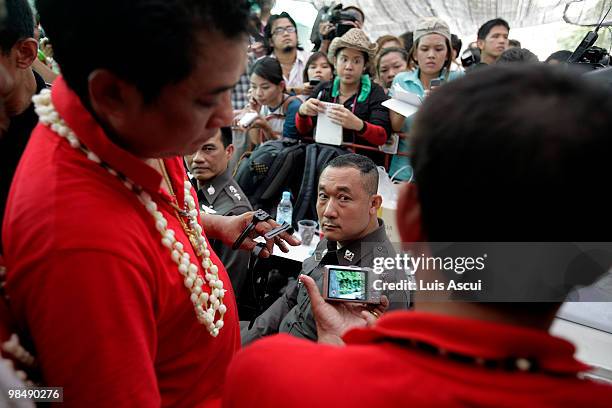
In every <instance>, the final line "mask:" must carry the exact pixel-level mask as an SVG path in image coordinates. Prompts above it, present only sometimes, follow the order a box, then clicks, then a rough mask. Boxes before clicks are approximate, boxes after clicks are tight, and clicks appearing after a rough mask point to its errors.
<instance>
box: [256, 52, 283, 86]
mask: <svg viewBox="0 0 612 408" xmlns="http://www.w3.org/2000/svg"><path fill="white" fill-rule="evenodd" d="M253 74H256V75H258V76H260V77H262V78H263V79H265V80H267V81H270V82H272V83H273V84H274V85H279V84H280V83H281V82H283V81H284V78H283V68H282V67H281V65H280V63H279V62H278V60H277V59H276V58H273V57H262V58H260V59H258V60H257V61H255V64H253V67H251V73H250V75H253Z"/></svg>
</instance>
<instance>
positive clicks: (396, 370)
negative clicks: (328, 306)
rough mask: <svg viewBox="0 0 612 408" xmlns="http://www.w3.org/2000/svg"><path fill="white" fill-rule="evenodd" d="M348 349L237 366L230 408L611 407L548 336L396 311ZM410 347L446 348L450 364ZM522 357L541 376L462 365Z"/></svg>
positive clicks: (611, 392)
mask: <svg viewBox="0 0 612 408" xmlns="http://www.w3.org/2000/svg"><path fill="white" fill-rule="evenodd" d="M344 340H345V342H346V343H347V346H346V347H337V346H329V345H320V344H315V343H312V342H309V341H304V340H301V339H296V338H294V337H291V336H287V335H277V336H274V337H271V338H268V339H263V340H260V341H258V342H255V343H254V344H253V345H252V346H249V347H247V348H245V349H244V350H242V351H241V352H240V353H239V354H238V355H237V356H236V358H235V359H234V361H233V362H232V364H231V365H230V368H229V370H228V375H227V384H226V386H225V390H226V391H225V393H224V400H223V403H224V404H223V406H224V407H245V406H249V407H292V408H299V407H319V406H321V407H322V406H325V407H351V408H356V407H368V408H369V407H449V406H451V407H527V406H528V407H546V406H551V407H561V406H562V407H566V406H567V407H579V406H585V407H609V406H610V401H612V387H610V386H607V385H602V384H597V383H594V382H591V381H588V380H581V379H578V378H577V374H578V373H579V372H580V371H584V370H585V369H587V367H586V366H585V365H583V364H582V363H580V362H578V361H576V360H575V359H574V358H573V353H574V346H573V345H571V344H570V343H568V342H566V341H565V340H562V339H559V338H556V337H552V336H550V335H549V334H548V333H545V332H541V331H537V330H533V329H526V328H520V327H515V326H509V325H504V324H497V323H489V322H484V321H479V320H468V319H458V318H453V317H447V316H441V315H433V314H426V313H419V312H392V313H389V314H386V315H385V316H384V317H382V318H381V319H380V321H379V322H378V324H377V325H376V326H375V327H373V328H370V329H356V330H352V331H349V332H348V333H347V334H346V335H345V336H344ZM411 341H418V342H423V343H426V344H429V345H431V346H433V347H429V349H432V350H436V349H444V350H446V353H447V354H446V356H442V355H440V354H437V353H434V352H432V351H427V349H428V347H422V348H419V347H415V346H412V345H410V344H411ZM452 353H458V354H461V355H464V356H472V357H480V358H484V359H492V360H497V359H500V360H501V359H505V358H516V357H525V358H531V359H534V360H535V361H537V362H538V364H539V369H538V370H536V371H534V372H523V371H518V370H514V371H506V370H504V369H501V368H497V369H493V368H486V367H485V366H481V365H478V364H477V363H475V362H472V363H469V362H462V361H459V359H457V358H451V357H450V356H451V355H452Z"/></svg>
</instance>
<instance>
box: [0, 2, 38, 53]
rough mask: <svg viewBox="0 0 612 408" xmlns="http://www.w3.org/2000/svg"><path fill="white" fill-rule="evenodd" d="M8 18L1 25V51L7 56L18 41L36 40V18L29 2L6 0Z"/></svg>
mask: <svg viewBox="0 0 612 408" xmlns="http://www.w3.org/2000/svg"><path fill="white" fill-rule="evenodd" d="M4 3H5V4H6V17H5V19H4V22H3V24H1V25H0V51H1V52H2V54H4V55H7V54H8V53H10V52H11V49H12V48H13V47H14V46H15V44H17V42H18V41H20V40H23V39H25V38H34V16H33V15H32V8H31V7H30V4H29V3H28V1H27V0H6V1H5V2H4Z"/></svg>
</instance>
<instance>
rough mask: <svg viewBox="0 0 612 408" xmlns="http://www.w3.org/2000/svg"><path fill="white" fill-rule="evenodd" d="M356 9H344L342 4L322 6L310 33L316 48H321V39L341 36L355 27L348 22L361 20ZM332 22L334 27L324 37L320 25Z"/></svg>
mask: <svg viewBox="0 0 612 408" xmlns="http://www.w3.org/2000/svg"><path fill="white" fill-rule="evenodd" d="M356 13H357V12H356V11H353V10H350V9H349V10H343V9H342V4H337V5H335V6H333V7H322V8H321V9H320V10H319V14H318V15H317V18H316V19H315V22H314V25H313V27H312V32H311V33H310V41H311V42H312V43H313V44H315V50H318V49H319V46H320V44H321V40H333V39H334V38H335V37H341V36H342V35H344V34H345V33H346V32H347V31H348V30H350V29H351V28H354V26H353V25H351V24H347V23H354V22H356V21H359V17H357V15H356ZM326 22H327V23H331V24H332V25H333V26H334V28H333V29H332V30H331V31H330V32H329V33H328V34H327V35H325V36H324V37H323V38H322V36H321V34H320V33H319V25H320V24H321V23H326Z"/></svg>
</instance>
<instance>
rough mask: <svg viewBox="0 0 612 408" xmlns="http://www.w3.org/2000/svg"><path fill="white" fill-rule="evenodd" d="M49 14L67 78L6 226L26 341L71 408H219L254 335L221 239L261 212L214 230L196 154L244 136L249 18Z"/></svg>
mask: <svg viewBox="0 0 612 408" xmlns="http://www.w3.org/2000/svg"><path fill="white" fill-rule="evenodd" d="M37 5H38V11H39V12H40V15H41V22H42V24H43V26H44V27H45V30H46V31H47V33H48V35H49V37H50V38H52V39H53V45H54V49H55V53H56V59H57V61H58V63H59V64H60V65H61V67H62V72H63V76H62V77H60V78H59V79H58V80H56V82H55V83H54V85H53V91H52V94H49V93H43V94H42V95H40V96H37V97H35V103H36V105H37V107H36V110H37V113H38V114H39V116H40V123H39V125H38V126H37V128H36V129H35V130H34V132H33V134H32V137H31V139H30V141H29V143H28V146H27V147H26V150H25V152H24V154H23V157H22V159H21V161H20V163H19V166H18V168H17V171H16V174H15V178H14V182H13V185H12V187H11V191H10V194H9V199H8V205H7V211H6V216H5V222H4V229H3V236H2V239H3V244H4V248H5V261H6V267H7V278H6V292H7V295H8V299H9V306H10V310H11V314H12V315H13V317H14V320H15V321H16V322H17V325H18V326H19V327H18V328H17V329H18V332H19V334H20V338H21V339H22V342H23V343H24V345H25V346H26V348H28V349H30V350H33V351H34V356H35V358H36V366H37V368H38V369H39V371H40V372H39V374H40V377H41V381H42V383H43V384H45V385H46V386H56V387H63V388H64V393H63V398H64V404H65V405H66V406H74V407H98V406H109V407H119V406H129V407H155V406H182V407H196V406H198V407H199V406H210V405H214V404H215V403H216V402H218V401H219V397H220V395H221V390H222V384H223V379H224V375H225V370H226V367H227V365H228V363H229V361H230V360H231V359H232V357H233V355H234V353H235V352H236V350H237V349H238V348H239V346H240V335H239V330H238V318H237V313H236V305H235V300H234V295H233V290H232V288H231V284H230V280H229V278H228V276H227V273H226V271H225V268H224V267H223V265H222V263H221V262H220V261H219V259H218V257H217V255H216V254H215V253H214V251H212V250H211V249H210V245H209V243H208V237H210V238H211V239H212V238H218V239H221V240H223V241H224V242H226V243H231V242H232V241H233V240H234V239H236V237H237V236H238V235H239V234H240V232H241V231H242V230H243V228H245V227H246V226H247V225H248V224H249V223H250V221H251V219H252V217H253V214H252V213H247V214H245V215H242V216H237V217H227V218H223V217H215V216H204V217H202V219H201V220H200V219H199V212H198V210H197V208H198V205H197V203H196V202H195V200H196V195H195V191H194V190H193V189H192V188H191V185H190V184H189V181H188V180H187V177H186V174H185V172H184V169H183V165H182V156H183V155H186V154H189V153H192V152H194V151H196V150H197V149H198V148H199V147H200V146H202V145H203V144H204V143H205V142H206V141H207V140H208V138H210V137H212V136H213V135H214V134H215V132H216V131H217V129H218V128H219V127H221V126H223V125H226V124H229V123H230V122H231V119H232V109H231V105H230V91H231V89H232V88H233V86H234V84H235V83H236V81H237V80H238V77H239V76H240V74H241V73H242V71H243V69H244V67H243V65H242V64H243V61H244V52H245V50H246V36H245V32H246V27H247V17H248V6H247V4H246V2H245V1H241V0H230V1H223V2H219V1H216V0H204V1H198V2H192V1H186V0H171V1H154V0H144V1H138V2H132V1H130V2H124V1H119V0H104V1H88V2H83V1H76V0H61V1H57V0H53V1H51V0H48V1H47V0H41V1H39V2H38V3H37ZM85 50H95V51H94V52H86V53H85V54H84V51H85ZM143 56H147V58H148V59H146V60H145V59H143ZM149 57H155V58H154V60H151V59H150V58H149ZM143 62H144V64H143ZM143 67H144V68H143ZM273 225H274V223H264V224H260V225H258V227H257V228H256V230H257V232H259V233H261V232H264V231H267V230H269V229H271V228H272V227H273ZM202 227H203V228H202ZM203 229H204V230H205V231H206V234H204V233H203ZM285 237H286V238H287V235H285ZM288 239H289V238H288ZM289 243H293V244H295V243H296V242H295V240H291V239H289ZM254 245H255V244H254V242H253V241H252V240H251V239H248V240H247V243H246V244H245V246H244V248H246V249H250V248H252V247H253V246H254ZM270 250H271V243H269V246H268V248H267V249H264V250H263V251H262V252H263V253H264V255H269V253H270Z"/></svg>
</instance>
